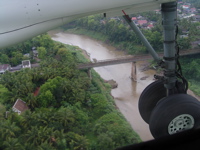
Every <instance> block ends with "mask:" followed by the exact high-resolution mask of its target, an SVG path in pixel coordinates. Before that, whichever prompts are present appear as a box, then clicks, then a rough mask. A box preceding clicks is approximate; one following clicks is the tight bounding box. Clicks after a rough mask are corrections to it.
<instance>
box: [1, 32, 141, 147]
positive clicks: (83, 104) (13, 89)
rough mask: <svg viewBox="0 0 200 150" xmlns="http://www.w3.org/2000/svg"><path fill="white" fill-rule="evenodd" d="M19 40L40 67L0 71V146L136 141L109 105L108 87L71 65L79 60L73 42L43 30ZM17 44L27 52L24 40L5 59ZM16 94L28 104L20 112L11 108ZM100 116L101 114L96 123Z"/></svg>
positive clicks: (12, 57) (18, 57) (114, 144)
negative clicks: (36, 57)
mask: <svg viewBox="0 0 200 150" xmlns="http://www.w3.org/2000/svg"><path fill="white" fill-rule="evenodd" d="M43 38H44V39H43ZM25 43H34V46H36V45H37V50H38V52H39V58H40V62H39V64H40V67H37V68H31V69H29V68H26V69H22V70H20V71H16V72H6V73H5V74H3V75H1V80H0V149H9V150H10V149H27V150H28V149H30V150H32V149H41V150H42V149H48V150H51V149H52V150H54V149H59V150H66V149H68V150H102V148H103V149H104V150H110V148H116V147H120V146H123V145H127V144H133V143H138V142H140V138H139V137H138V135H137V134H136V133H135V132H134V131H133V130H132V129H131V127H130V125H129V124H128V123H127V122H126V121H125V119H124V118H123V117H122V116H121V115H120V113H119V112H118V111H117V110H116V109H115V106H114V104H113V100H112V98H111V96H110V94H109V92H110V86H108V85H106V84H105V83H104V82H102V81H103V80H102V79H101V78H100V76H99V75H98V74H97V73H96V72H94V71H92V76H93V79H92V80H90V79H89V77H88V75H87V71H84V70H78V69H77V68H76V65H77V63H78V62H82V61H85V60H84V59H83V56H82V55H81V51H80V49H79V48H78V47H73V46H64V45H62V44H60V43H55V42H53V41H52V40H51V39H50V37H49V36H48V35H46V34H44V35H41V36H38V37H35V38H33V39H32V40H29V41H28V42H25ZM21 45H23V46H27V45H28V46H27V48H28V47H29V48H30V49H29V51H32V50H31V49H32V48H31V46H30V45H29V44H20V45H19V46H15V47H14V48H13V47H10V48H8V49H9V50H10V52H8V53H6V54H5V55H6V56H8V59H9V62H10V63H12V62H13V63H14V60H15V61H16V64H18V63H19V62H20V61H21V60H23V58H22V57H23V54H24V52H25V51H24V50H23V47H21ZM32 46H33V45H32ZM20 47H21V48H22V49H21V50H22V51H21V52H20V51H18V50H19V49H18V48H20ZM15 48H16V49H15ZM26 52H27V51H26ZM1 55H3V56H5V55H4V53H3V52H2V54H1ZM15 56H16V57H15ZM0 58H1V57H0ZM5 58H6V57H5ZM5 58H4V57H3V58H1V59H2V60H3V59H4V60H6V59H7V58H6V59H5ZM10 60H12V61H10ZM18 61H19V62H18ZM105 85H106V86H105ZM18 98H20V99H22V100H23V101H25V102H26V104H27V105H28V107H29V108H30V109H29V110H27V111H25V112H23V113H22V114H21V115H18V114H17V113H15V112H13V111H12V110H11V108H12V106H13V105H14V103H15V101H16V100H17V99H18ZM6 111H9V113H7V118H5V112H6ZM107 114H112V115H113V116H114V119H113V118H112V117H111V118H107V117H106V115H107ZM104 116H105V117H104ZM101 118H107V119H105V120H106V122H105V123H103V124H102V127H101V125H100V124H101V123H100V120H104V119H101ZM109 119H110V121H109ZM115 122H116V123H115ZM107 125H108V126H107ZM115 125H117V128H116V127H115ZM97 126H99V127H100V128H102V129H103V128H105V127H104V126H107V128H105V129H104V130H105V131H106V132H105V134H104V131H103V130H102V131H101V132H100V131H98V132H97V131H96V130H97ZM126 134H127V136H126ZM120 135H121V136H120ZM107 140H108V141H109V143H108V141H107Z"/></svg>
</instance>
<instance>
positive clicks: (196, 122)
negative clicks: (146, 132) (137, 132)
mask: <svg viewBox="0 0 200 150" xmlns="http://www.w3.org/2000/svg"><path fill="white" fill-rule="evenodd" d="M198 126H200V102H199V101H198V100H197V99H196V98H194V97H192V96H190V95H187V94H175V95H171V96H168V97H166V98H164V99H162V100H161V101H160V102H159V103H158V104H157V106H156V107H155V108H154V110H153V111H152V113H151V117H150V121H149V128H150V131H151V133H152V135H153V137H154V138H159V137H162V136H167V135H172V134H175V133H178V132H181V131H184V130H188V129H192V128H197V127H198Z"/></svg>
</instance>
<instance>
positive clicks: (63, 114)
mask: <svg viewBox="0 0 200 150" xmlns="http://www.w3.org/2000/svg"><path fill="white" fill-rule="evenodd" d="M58 120H59V121H60V122H61V123H62V124H63V126H64V127H67V126H69V125H73V123H74V122H75V115H74V113H73V112H72V110H70V109H68V108H63V107H62V108H60V109H59V111H58Z"/></svg>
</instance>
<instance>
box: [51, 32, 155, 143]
mask: <svg viewBox="0 0 200 150" xmlns="http://www.w3.org/2000/svg"><path fill="white" fill-rule="evenodd" d="M49 34H50V35H51V37H52V39H53V40H55V41H59V42H62V43H64V44H70V45H75V46H78V47H80V48H81V49H84V50H86V51H87V52H88V53H89V54H90V58H91V60H93V59H97V60H106V59H115V58H119V57H123V56H125V55H126V54H124V53H123V52H122V51H116V49H115V48H114V47H112V46H109V45H107V44H105V43H103V42H101V41H97V40H94V39H91V38H88V37H86V36H83V35H75V34H68V33H64V32H61V31H56V30H55V31H51V32H49ZM145 63H146V62H137V63H136V64H137V82H135V81H132V79H131V78H130V75H131V65H132V64H131V63H126V64H120V65H112V66H104V67H98V68H94V69H95V70H96V72H98V73H99V74H100V75H101V77H102V78H103V79H105V80H110V79H113V80H115V81H116V82H117V83H118V87H117V88H116V89H113V90H112V91H111V94H112V96H113V97H114V99H115V103H116V105H117V107H118V108H119V109H120V111H121V113H122V114H123V115H124V116H125V118H126V119H127V121H128V122H129V123H130V124H131V126H132V128H133V129H134V130H135V131H136V132H137V133H138V134H139V135H140V137H141V139H142V140H143V141H147V140H150V139H153V137H152V136H151V134H150V131H149V127H148V125H147V124H146V123H145V122H144V121H143V120H142V118H141V117H140V115H139V111H138V99H139V96H140V94H141V92H142V91H143V89H144V88H145V87H146V86H147V85H148V84H150V83H151V82H153V75H154V73H155V72H154V71H153V70H147V71H141V68H142V66H143V65H144V64H145Z"/></svg>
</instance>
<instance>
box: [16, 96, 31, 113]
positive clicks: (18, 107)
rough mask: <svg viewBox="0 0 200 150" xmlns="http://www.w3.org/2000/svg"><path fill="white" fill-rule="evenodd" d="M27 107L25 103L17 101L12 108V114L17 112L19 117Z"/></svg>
mask: <svg viewBox="0 0 200 150" xmlns="http://www.w3.org/2000/svg"><path fill="white" fill-rule="evenodd" d="M28 109H29V108H28V106H27V105H26V102H24V101H22V100H21V99H17V101H16V102H15V104H14V106H13V107H12V110H13V111H14V112H17V113H18V114H19V115H20V114H21V113H22V112H24V111H25V110H28Z"/></svg>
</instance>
